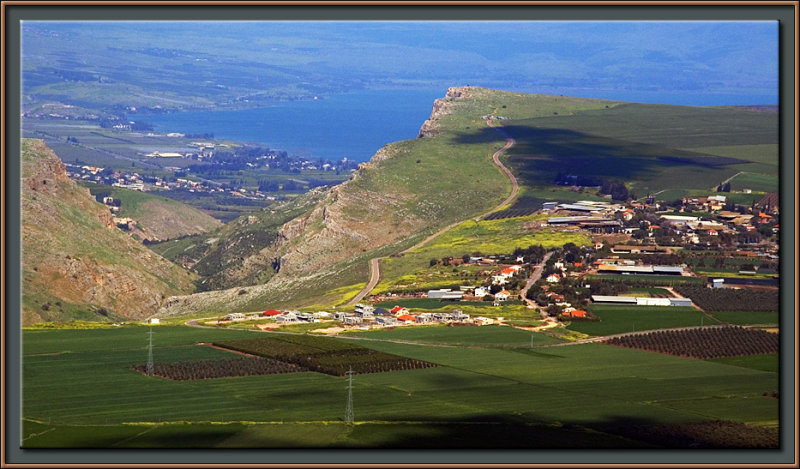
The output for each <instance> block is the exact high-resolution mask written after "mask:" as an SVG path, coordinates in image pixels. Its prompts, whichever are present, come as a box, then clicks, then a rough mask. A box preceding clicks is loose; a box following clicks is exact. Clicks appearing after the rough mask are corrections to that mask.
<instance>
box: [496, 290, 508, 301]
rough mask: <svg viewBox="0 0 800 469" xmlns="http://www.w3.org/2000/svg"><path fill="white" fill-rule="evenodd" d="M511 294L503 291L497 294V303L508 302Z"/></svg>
mask: <svg viewBox="0 0 800 469" xmlns="http://www.w3.org/2000/svg"><path fill="white" fill-rule="evenodd" d="M510 294H511V292H510V291H508V290H501V291H499V292H497V293H495V295H494V299H495V300H497V301H506V300H507V299H508V295H510Z"/></svg>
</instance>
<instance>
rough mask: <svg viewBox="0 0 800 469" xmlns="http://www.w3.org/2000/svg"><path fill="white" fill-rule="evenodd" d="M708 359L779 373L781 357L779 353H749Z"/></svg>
mask: <svg viewBox="0 0 800 469" xmlns="http://www.w3.org/2000/svg"><path fill="white" fill-rule="evenodd" d="M707 361H710V362H714V363H723V364H725V365H733V366H741V367H744V368H752V369H754V370H761V371H771V372H773V373H777V372H778V371H779V369H780V357H779V356H778V354H777V353H765V354H762V355H747V356H744V357H723V358H712V359H709V360H707Z"/></svg>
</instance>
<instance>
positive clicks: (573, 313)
mask: <svg viewBox="0 0 800 469" xmlns="http://www.w3.org/2000/svg"><path fill="white" fill-rule="evenodd" d="M561 315H562V316H565V317H571V318H585V317H586V311H584V310H582V309H570V310H566V309H565V310H564V312H563V313H561Z"/></svg>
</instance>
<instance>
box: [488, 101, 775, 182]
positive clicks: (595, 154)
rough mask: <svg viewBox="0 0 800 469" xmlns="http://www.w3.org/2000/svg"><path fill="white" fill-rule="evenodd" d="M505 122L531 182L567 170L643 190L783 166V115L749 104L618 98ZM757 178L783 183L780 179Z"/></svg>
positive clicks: (519, 169) (518, 167)
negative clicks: (673, 103)
mask: <svg viewBox="0 0 800 469" xmlns="http://www.w3.org/2000/svg"><path fill="white" fill-rule="evenodd" d="M504 111H505V110H504ZM502 123H503V124H504V129H505V130H506V131H507V132H508V133H509V134H511V135H512V136H513V137H514V138H516V139H517V142H518V145H517V146H515V147H514V148H512V149H511V151H510V154H511V157H510V161H509V162H510V164H511V165H512V166H513V167H514V169H515V173H516V174H518V176H519V177H520V178H521V179H522V182H523V183H524V184H526V185H527V186H530V187H543V186H547V185H551V184H552V182H553V181H554V180H555V178H556V175H557V174H559V173H563V174H573V175H576V176H597V177H601V178H603V179H606V180H617V181H622V182H626V183H627V184H628V185H629V188H631V189H632V190H633V191H634V192H635V193H636V194H637V195H638V196H643V195H646V193H648V192H657V191H661V190H664V189H679V190H680V191H682V192H684V193H688V191H690V190H692V189H704V190H712V189H713V188H714V187H716V185H717V184H719V183H720V182H722V181H723V180H726V179H727V178H729V177H731V176H733V175H735V174H737V173H738V172H740V171H747V172H755V173H766V174H768V175H775V173H776V170H777V165H778V158H777V138H778V131H777V129H778V125H777V123H778V121H777V114H775V113H766V112H758V111H755V110H750V109H741V108H731V107H717V108H713V107H712V108H703V107H692V106H667V105H656V104H637V103H617V104H612V105H610V106H609V107H608V108H605V107H603V108H602V109H579V110H576V111H575V112H573V113H571V114H569V115H564V113H563V112H559V111H554V112H553V113H551V115H549V116H531V117H526V118H519V119H510V120H506V121H502ZM484 133H485V138H486V139H487V140H492V139H496V138H497V136H496V135H494V134H493V133H492V132H488V131H487V132H484ZM737 179H738V178H737ZM734 180H735V179H734ZM753 184H754V187H752V189H754V190H765V189H764V188H765V187H768V188H769V187H771V188H773V189H774V190H777V178H772V179H768V180H765V179H764V178H760V179H758V181H757V182H756V181H754V182H753ZM765 184H766V186H765Z"/></svg>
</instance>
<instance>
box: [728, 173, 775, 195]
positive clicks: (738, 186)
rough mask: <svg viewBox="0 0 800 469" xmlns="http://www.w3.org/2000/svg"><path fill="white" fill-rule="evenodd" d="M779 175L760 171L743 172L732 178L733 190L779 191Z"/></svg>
mask: <svg viewBox="0 0 800 469" xmlns="http://www.w3.org/2000/svg"><path fill="white" fill-rule="evenodd" d="M778 182H779V179H778V176H777V175H768V174H760V173H742V174H740V175H738V176H736V177H735V178H733V179H731V190H732V191H741V190H742V189H750V190H754V191H760V192H778Z"/></svg>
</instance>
